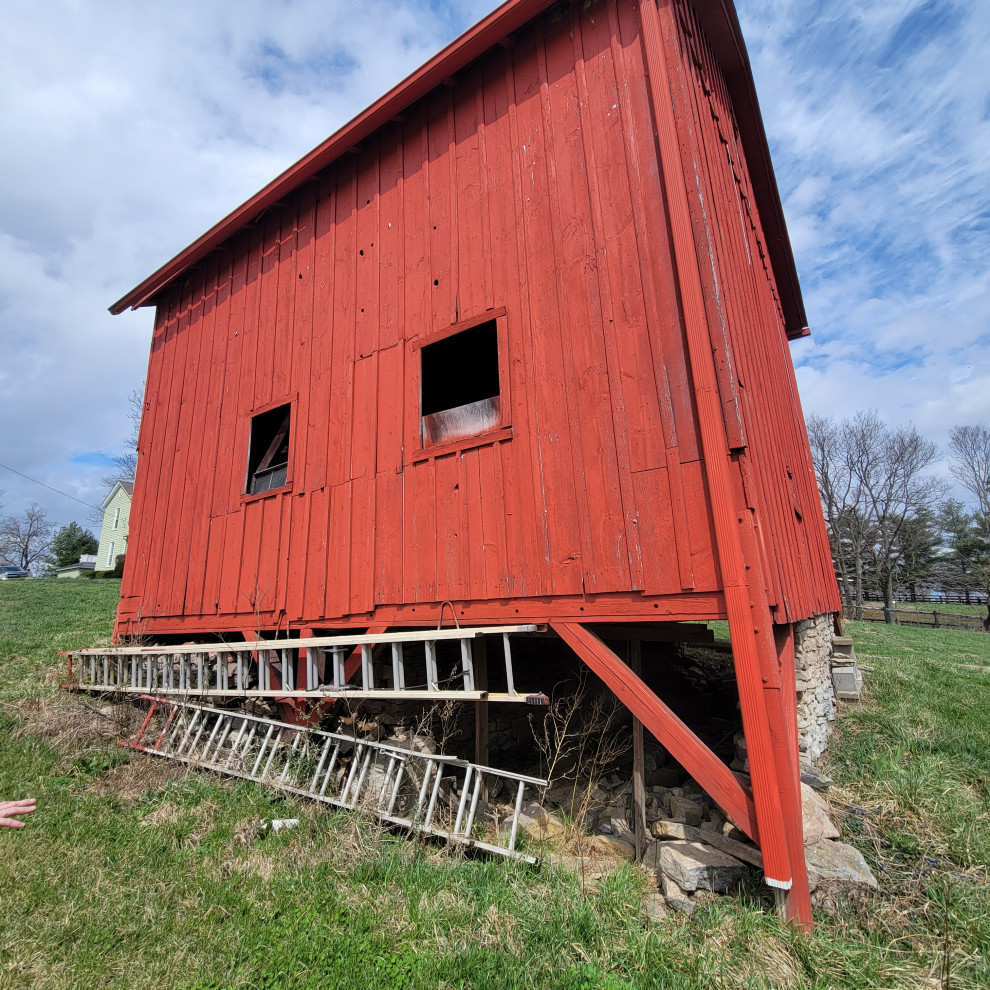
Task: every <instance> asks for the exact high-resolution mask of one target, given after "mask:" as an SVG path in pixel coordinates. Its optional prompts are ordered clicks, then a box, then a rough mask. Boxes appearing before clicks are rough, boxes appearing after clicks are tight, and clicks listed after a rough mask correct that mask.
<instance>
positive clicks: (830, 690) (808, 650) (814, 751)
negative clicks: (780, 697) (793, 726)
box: [794, 615, 836, 765]
mask: <svg viewBox="0 0 990 990" xmlns="http://www.w3.org/2000/svg"><path fill="white" fill-rule="evenodd" d="M832 628H833V622H832V616H831V615H816V616H814V617H813V618H811V619H802V620H801V621H800V622H797V623H795V625H794V667H795V675H796V678H797V723H798V742H799V746H800V750H801V760H802V762H807V763H810V764H812V765H813V764H815V763H816V762H817V761H818V759H819V757H820V756H821V755H822V753H824V752H825V748H826V746H827V745H828V738H829V736H830V735H831V734H832V723H833V721H834V720H835V706H836V702H835V689H834V687H833V686H832V670H831V662H832Z"/></svg>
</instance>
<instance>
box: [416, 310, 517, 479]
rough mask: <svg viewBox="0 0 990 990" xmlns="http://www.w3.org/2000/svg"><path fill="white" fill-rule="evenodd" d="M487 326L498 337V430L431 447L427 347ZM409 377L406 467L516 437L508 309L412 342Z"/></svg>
mask: <svg viewBox="0 0 990 990" xmlns="http://www.w3.org/2000/svg"><path fill="white" fill-rule="evenodd" d="M484 323H494V324H495V337H496V344H497V347H498V399H499V416H498V423H497V425H496V426H493V427H490V428H489V429H487V430H485V431H484V432H482V433H474V434H471V435H470V436H465V437H456V438H455V439H452V440H444V441H441V442H439V443H432V444H431V443H427V442H426V440H425V438H424V436H423V422H422V421H423V355H422V351H423V348H424V347H429V346H430V345H431V344H436V343H439V342H440V341H441V340H446V339H447V338H448V337H453V336H456V335H457V334H459V333H463V332H464V331H465V330H471V329H472V328H474V327H477V326H481V325H482V324H484ZM408 367H409V374H408V375H407V382H406V406H407V411H406V452H407V453H406V463H407V464H416V463H419V462H421V461H425V460H429V459H430V458H432V457H439V456H442V455H443V454H450V453H454V452H456V451H459V450H470V449H471V448H472V447H483V446H487V445H488V444H492V443H498V442H500V441H502V440H508V439H509V438H511V436H512V418H511V394H510V382H509V334H508V325H507V319H506V310H505V307H504V306H501V307H499V308H497V309H489V310H486V311H485V312H483V313H479V314H478V315H477V316H472V317H469V318H468V319H465V320H459V321H458V322H457V323H454V324H451V325H450V326H446V327H443V328H442V329H441V330H436V331H434V332H432V333H428V334H426V335H424V336H421V337H416V338H413V339H412V340H411V341H410V342H409V361H408Z"/></svg>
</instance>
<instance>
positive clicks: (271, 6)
mask: <svg viewBox="0 0 990 990" xmlns="http://www.w3.org/2000/svg"><path fill="white" fill-rule="evenodd" d="M493 5H494V0H469V2H460V3H456V4H454V3H445V2H440V0H415V2H414V0H389V2H387V3H386V2H383V0H369V2H357V0H352V2H345V0H281V2H274V0H269V2H267V3H266V2H260V0H238V2H236V3H234V2H232V0H214V2H212V3H202V2H201V0H196V2H191V0H170V2H169V3H168V4H167V5H166V4H164V3H142V4H120V3H110V2H107V0H89V2H86V3H82V2H75V0H51V2H49V3H47V4H44V5H40V6H39V5H38V4H37V3H35V2H27V0H8V2H7V3H5V4H4V30H3V35H2V39H0V46H2V58H0V85H2V88H0V93H2V96H0V133H2V134H3V136H4V137H3V141H2V142H0V464H2V465H4V467H2V468H0V490H5V492H6V495H5V497H4V502H5V503H6V511H8V512H10V511H20V510H21V509H23V508H24V507H26V506H27V505H28V504H30V502H32V501H34V500H37V501H39V502H40V503H41V504H42V505H44V506H45V507H46V508H47V509H48V510H49V512H50V514H51V515H52V517H53V518H54V519H56V520H57V521H58V522H67V521H68V520H70V519H74V518H75V519H79V520H80V521H85V520H86V519H87V518H88V516H89V513H90V509H89V508H87V507H86V505H83V504H80V502H74V501H72V500H70V499H69V498H67V497H64V496H62V495H58V494H55V493H54V492H52V491H50V490H47V489H45V488H42V487H39V486H38V485H36V484H34V483H32V482H29V481H27V480H25V479H24V478H22V477H20V476H19V475H17V474H14V473H12V472H11V471H10V470H8V469H11V468H12V469H14V471H18V472H21V473H22V474H25V475H28V476H30V477H31V478H34V479H37V480H38V481H40V482H43V483H44V484H47V485H50V486H52V487H53V488H57V489H60V490H61V491H63V492H65V493H67V494H68V495H72V496H75V497H76V498H77V499H79V500H81V502H82V503H89V504H99V502H100V500H101V498H102V497H103V495H104V493H105V492H104V489H103V488H102V487H101V484H100V478H101V477H102V475H104V474H105V473H106V470H107V464H108V461H109V458H110V457H112V456H113V455H114V454H116V453H119V452H120V451H121V450H122V448H123V444H124V441H125V438H126V436H127V434H128V432H129V424H128V421H127V411H128V402H127V396H128V393H129V392H130V391H132V390H133V389H135V388H139V387H140V386H141V384H142V383H143V379H144V374H145V370H146V364H147V355H148V348H149V343H150V332H151V323H152V316H153V311H152V310H151V309H142V310H138V311H137V312H135V313H128V314H125V315H123V316H119V317H111V316H110V315H109V314H108V313H107V306H108V305H109V304H110V303H112V302H113V301H114V300H115V299H117V298H118V297H120V296H121V295H123V294H124V292H126V291H127V290H128V289H130V288H131V287H132V286H134V285H135V284H137V283H138V282H139V281H140V280H141V279H143V278H144V277H145V276H146V275H148V274H149V273H150V272H151V271H153V270H154V269H156V268H157V267H158V266H159V265H160V264H162V263H163V262H164V261H166V260H168V259H169V258H170V257H171V256H172V255H174V254H175V253H176V252H177V251H179V250H181V249H182V248H183V247H184V246H185V245H186V244H188V243H189V242H190V241H192V240H193V239H195V238H196V237H197V236H198V235H199V234H200V233H202V232H203V231H204V230H206V229H207V228H208V227H209V226H211V225H212V224H213V223H214V222H215V221H216V220H218V219H219V218H220V217H221V216H223V215H224V214H226V213H227V212H229V211H230V210H231V209H232V208H234V207H235V206H237V205H238V204H239V203H241V202H242V201H243V200H244V199H246V198H247V197H248V196H250V195H251V194H252V193H254V192H255V191H257V190H258V189H259V188H260V187H261V186H262V185H264V184H265V183H266V182H267V181H268V180H269V179H271V178H272V177H274V176H275V175H276V174H277V173H278V172H280V171H281V170H282V169H284V168H285V167H286V166H288V165H289V164H291V163H292V162H293V161H295V160H296V159H297V158H299V157H300V156H301V155H302V154H304V153H305V152H306V151H308V150H309V149H310V148H312V147H313V146H314V145H316V144H318V143H319V142H320V141H322V140H323V139H324V138H325V137H326V136H327V135H329V134H330V133H331V132H333V131H334V130H336V129H337V128H338V127H339V126H340V125H341V124H343V123H345V122H346V121H347V120H348V119H349V118H350V117H352V116H353V115H354V114H355V113H357V112H359V111H360V110H362V109H363V108H364V107H365V106H367V105H368V104H369V103H371V102H372V101H373V100H374V99H375V98H376V97H378V96H379V95H381V94H382V93H383V92H385V91H386V90H387V89H388V88H390V87H391V86H392V85H393V84H394V83H396V82H398V81H399V79H401V78H402V77H403V76H405V75H406V74H408V73H409V72H410V71H412V70H413V69H415V68H416V67H417V66H419V65H420V64H421V63H422V62H423V61H425V60H426V59H427V58H429V56H431V55H432V54H434V53H435V52H436V51H438V50H439V49H440V48H441V47H442V46H443V45H444V44H446V43H447V42H448V41H450V40H452V39H453V38H454V37H456V35H458V34H459V33H460V32H461V31H463V30H465V29H466V28H467V27H469V26H470V25H471V24H472V23H474V22H475V21H477V20H478V19H479V18H480V17H482V16H483V15H484V14H485V13H487V12H488V10H489V9H491V7H492V6H493ZM737 7H738V9H739V12H740V18H741V20H742V23H743V29H744V33H745V36H746V39H747V43H748V45H749V50H750V56H751V59H752V61H753V66H754V72H755V75H756V84H757V91H758V93H759V97H760V101H761V104H762V107H763V114H764V120H765V123H766V128H767V132H768V134H769V138H770V143H771V150H772V153H773V158H774V163H775V167H776V170H777V177H778V182H779V184H780V188H781V194H782V196H783V199H784V204H785V210H786V214H787V220H788V225H789V229H790V232H791V238H792V241H793V243H794V248H795V252H796V256H797V263H798V272H799V274H800V276H801V281H802V286H803V288H804V294H805V301H806V304H807V309H808V316H809V321H810V323H811V327H812V331H813V336H812V338H811V339H810V340H804V341H799V342H797V343H795V344H793V345H792V353H793V354H794V358H795V361H796V363H797V365H798V378H799V382H800V385H801V388H802V395H803V398H804V403H805V409H806V412H818V413H825V414H833V415H837V416H842V415H845V414H847V413H851V412H853V411H855V410H856V409H859V408H864V407H866V406H874V407H876V408H877V409H879V411H880V412H881V414H882V415H883V416H884V417H885V418H887V419H888V420H889V421H890V422H891V423H902V422H906V421H908V420H911V421H913V422H914V423H916V424H917V425H918V427H919V428H920V429H921V430H922V431H923V432H924V433H926V434H927V435H929V436H931V437H932V438H933V439H936V440H939V441H941V440H943V439H944V438H945V435H946V432H947V430H948V429H949V428H950V427H951V426H952V425H953V424H955V423H962V422H970V423H972V422H987V421H988V420H990V359H988V356H987V355H988V347H987V345H988V343H990V318H988V315H987V314H988V310H990V306H988V304H990V275H988V262H990V205H988V199H987V192H988V189H990V175H988V172H990V54H988V53H990V4H987V3H986V2H985V0H867V2H866V3H863V2H862V0H856V2H853V0H833V2H830V3H828V4H823V3H820V2H818V0H737Z"/></svg>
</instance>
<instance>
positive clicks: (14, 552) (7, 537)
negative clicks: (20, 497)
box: [0, 502, 54, 570]
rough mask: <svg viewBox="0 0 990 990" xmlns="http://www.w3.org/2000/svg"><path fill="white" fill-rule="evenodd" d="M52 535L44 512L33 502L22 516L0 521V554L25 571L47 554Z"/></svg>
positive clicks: (50, 526) (6, 517)
mask: <svg viewBox="0 0 990 990" xmlns="http://www.w3.org/2000/svg"><path fill="white" fill-rule="evenodd" d="M53 533H54V527H53V526H52V524H51V523H50V522H49V521H48V515H47V514H46V513H45V510H44V509H43V508H42V507H41V506H40V505H38V503H37V502H34V503H33V504H32V505H31V508H30V509H25V510H24V513H23V514H22V515H20V516H5V517H4V518H3V519H0V554H2V555H3V556H4V557H6V558H7V559H8V560H9V561H11V562H12V563H16V564H17V565H18V566H20V567H23V568H24V569H25V570H27V569H28V568H29V567H30V566H31V565H32V564H33V563H34V562H35V561H37V560H38V559H39V558H41V557H43V556H44V555H45V554H46V553H47V552H48V548H49V547H50V546H51V543H52V535H53Z"/></svg>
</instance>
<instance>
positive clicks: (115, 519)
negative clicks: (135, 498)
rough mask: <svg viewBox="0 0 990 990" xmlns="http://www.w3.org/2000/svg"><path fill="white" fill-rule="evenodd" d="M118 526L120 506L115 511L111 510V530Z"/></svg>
mask: <svg viewBox="0 0 990 990" xmlns="http://www.w3.org/2000/svg"><path fill="white" fill-rule="evenodd" d="M119 525H120V506H119V505H118V506H117V508H116V509H114V510H113V527H112V528H113V529H116V528H117V527H118V526H119Z"/></svg>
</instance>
